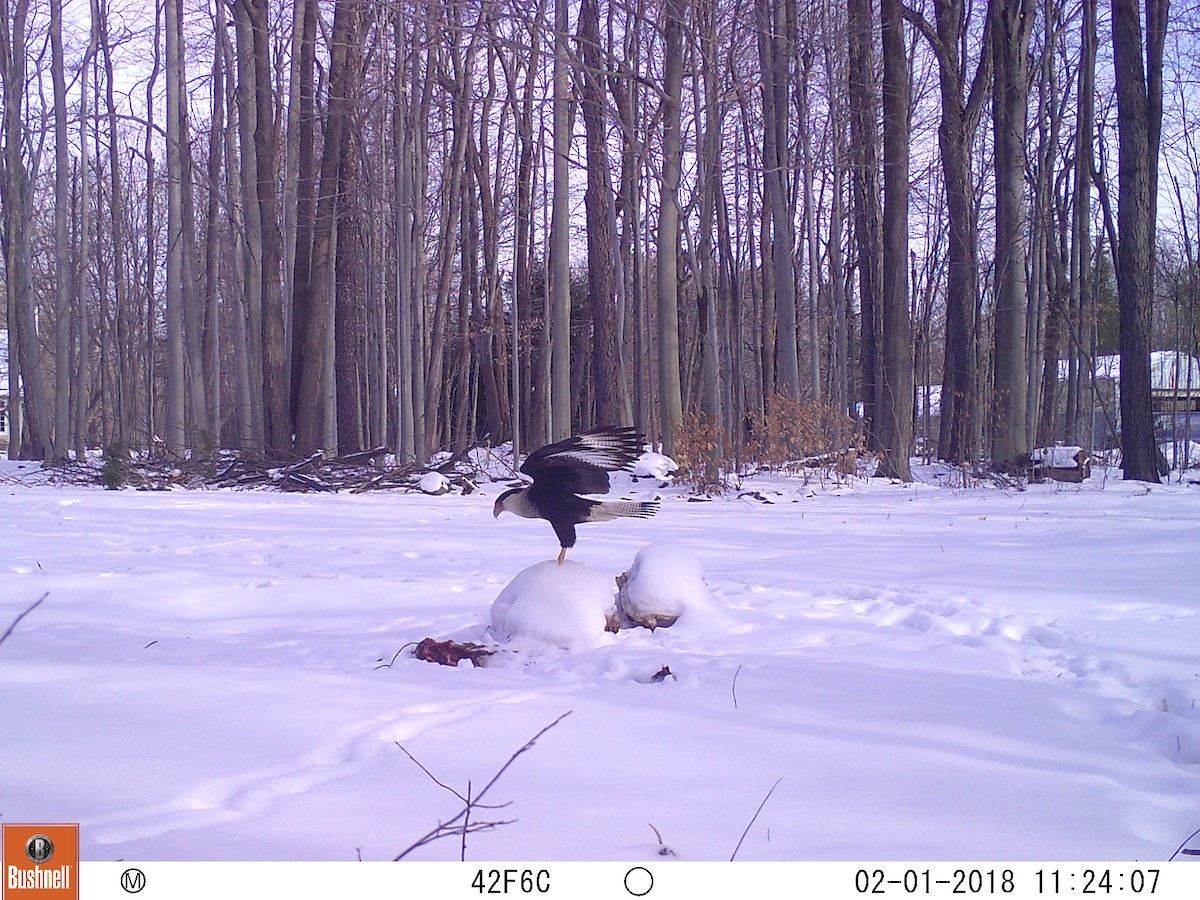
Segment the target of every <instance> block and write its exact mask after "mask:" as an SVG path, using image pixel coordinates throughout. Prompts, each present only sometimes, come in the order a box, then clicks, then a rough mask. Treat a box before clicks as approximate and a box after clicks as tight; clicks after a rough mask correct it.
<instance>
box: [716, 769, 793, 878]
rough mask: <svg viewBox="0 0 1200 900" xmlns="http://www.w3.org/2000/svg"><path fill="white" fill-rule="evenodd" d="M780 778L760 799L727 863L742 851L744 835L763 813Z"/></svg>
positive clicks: (780, 779)
mask: <svg viewBox="0 0 1200 900" xmlns="http://www.w3.org/2000/svg"><path fill="white" fill-rule="evenodd" d="M781 781H783V779H782V778H777V779H776V780H775V783H774V784H773V785H771V789H770V790H769V791H767V796H765V797H763V798H762V803H760V804H758V809H756V810H755V811H754V815H753V816H751V817H750V822H749V824H747V825H746V830H745V831H743V832H742V836H741V837H740V838H738V842H737V846H736V847H734V848H733V855H732V856H730V857H729V861H730V862H733V861H734V859H736V858H737V855H738V851H739V850H741V849H742V841H744V840H746V835H748V834H749V833H750V829H751V828H753V827H754V823H755V821H757V819H758V814H759V813H760V812H762V811H763V807H764V806H766V805H767V801H768V800H770V799H771V795H772V794H773V793H775V788H777V787H779V782H781Z"/></svg>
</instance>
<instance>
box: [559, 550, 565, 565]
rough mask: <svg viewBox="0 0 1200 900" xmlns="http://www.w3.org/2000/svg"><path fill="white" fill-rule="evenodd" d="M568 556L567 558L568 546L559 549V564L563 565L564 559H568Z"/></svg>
mask: <svg viewBox="0 0 1200 900" xmlns="http://www.w3.org/2000/svg"><path fill="white" fill-rule="evenodd" d="M566 558H567V548H566V547H562V548H561V549H560V550H559V551H558V564H559V565H560V566H561V565H562V564H563V560H564V559H566Z"/></svg>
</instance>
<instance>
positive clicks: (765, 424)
mask: <svg viewBox="0 0 1200 900" xmlns="http://www.w3.org/2000/svg"><path fill="white" fill-rule="evenodd" d="M743 425H744V427H743V430H742V433H741V434H740V435H739V440H738V441H737V442H736V443H733V444H731V442H730V441H729V440H728V438H727V437H726V435H725V432H724V430H723V429H722V428H721V426H720V425H719V424H718V423H717V422H715V421H713V420H712V419H711V418H709V417H706V416H701V415H699V414H696V413H688V414H686V415H685V416H684V420H683V424H682V425H681V426H680V427H679V430H678V431H677V432H676V455H677V457H678V458H677V460H676V461H677V462H678V463H679V464H680V473H679V477H680V478H681V480H683V481H685V482H687V483H689V484H691V485H693V486H694V487H695V488H696V489H697V490H698V491H701V492H703V493H713V492H718V491H722V490H725V489H727V488H729V487H731V486H732V483H733V482H734V481H735V480H736V479H737V478H738V477H740V476H743V475H745V474H747V472H748V471H750V470H754V469H768V470H773V471H779V472H784V473H787V474H793V475H801V476H803V477H804V478H805V479H806V480H807V479H808V478H820V479H821V480H841V479H842V478H843V477H845V476H850V475H855V474H858V471H859V463H860V460H861V458H862V456H863V441H862V437H861V435H859V434H858V433H857V432H856V430H855V425H854V421H853V420H852V419H850V418H849V417H848V416H847V415H846V414H845V413H844V412H842V410H840V409H839V408H838V407H836V406H833V405H831V404H829V403H825V402H820V401H813V400H802V399H798V398H795V397H790V396H788V395H786V394H776V395H774V396H773V397H771V398H770V399H769V400H768V401H767V411H766V414H765V415H764V414H759V413H753V414H750V415H748V416H747V417H746V420H745V422H744V423H743Z"/></svg>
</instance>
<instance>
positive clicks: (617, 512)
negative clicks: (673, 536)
mask: <svg viewBox="0 0 1200 900" xmlns="http://www.w3.org/2000/svg"><path fill="white" fill-rule="evenodd" d="M643 440H644V439H643V437H642V434H641V433H640V432H638V431H637V430H635V429H633V428H612V427H610V428H597V429H594V430H592V431H588V432H585V433H583V434H577V435H575V436H574V437H569V438H567V439H566V440H563V441H558V442H557V443H554V444H547V445H546V446H545V447H541V448H539V449H537V450H534V451H533V452H532V453H530V454H529V458H528V459H526V460H525V462H524V464H523V465H522V466H521V471H522V472H523V473H525V474H526V475H528V476H529V477H530V478H532V479H533V484H531V485H528V486H527V487H520V488H514V489H513V490H510V491H505V492H504V493H503V494H501V495H500V496H499V497H498V498H497V499H496V505H495V507H494V508H493V509H492V514H493V515H495V516H497V517H498V516H499V515H500V513H502V512H504V511H506V510H507V511H508V512H510V513H515V514H516V515H518V516H523V517H524V518H526V519H545V520H546V521H547V522H549V523H550V524H551V525H552V526H553V527H554V533H555V534H557V535H558V542H559V544H560V545H561V550H560V551H559V554H558V562H559V564H561V563H562V561H563V560H564V559H565V558H566V555H567V550H568V548H570V547H574V546H575V526H576V525H579V524H582V523H583V522H606V521H608V520H609V519H616V518H621V517H623V516H632V517H634V518H639V519H644V518H646V517H647V516H652V515H654V514H655V513H656V512H657V511H658V503H656V502H650V503H640V502H638V501H636V500H604V501H600V500H589V499H588V498H587V497H580V496H579V495H580V494H606V493H608V488H609V481H608V473H609V472H615V471H617V470H619V469H628V468H629V467H630V466H631V465H633V463H634V462H635V461H636V460H637V458H638V457H639V456H641V454H642V443H643Z"/></svg>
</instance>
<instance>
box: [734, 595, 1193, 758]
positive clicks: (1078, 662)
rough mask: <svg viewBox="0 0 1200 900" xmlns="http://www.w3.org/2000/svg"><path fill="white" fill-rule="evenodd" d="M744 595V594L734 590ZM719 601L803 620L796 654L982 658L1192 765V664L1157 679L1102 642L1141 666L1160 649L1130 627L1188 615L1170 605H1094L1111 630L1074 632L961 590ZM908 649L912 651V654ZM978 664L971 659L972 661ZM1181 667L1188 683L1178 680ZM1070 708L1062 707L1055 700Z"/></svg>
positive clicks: (903, 660) (934, 661)
mask: <svg viewBox="0 0 1200 900" xmlns="http://www.w3.org/2000/svg"><path fill="white" fill-rule="evenodd" d="M743 591H744V592H743ZM731 593H732V596H728V597H726V598H725V600H726V602H729V603H730V604H731V605H733V606H734V607H736V606H738V605H744V606H754V607H756V608H759V609H760V610H761V611H762V612H766V613H767V614H769V615H772V616H773V617H776V618H778V619H780V620H783V619H793V620H794V619H795V618H803V619H808V620H810V621H811V627H810V628H808V629H802V630H804V631H807V639H806V640H804V641H803V642H798V643H797V645H796V646H797V649H798V650H799V651H801V652H811V651H813V650H819V649H820V648H821V646H822V645H829V646H831V647H832V646H847V645H850V644H853V643H867V642H870V643H873V644H877V645H878V646H879V652H878V654H876V658H878V659H879V660H880V665H884V666H889V665H896V666H903V667H905V668H912V667H916V668H920V667H922V660H923V659H928V660H929V663H928V664H929V665H930V666H931V667H932V668H936V669H938V670H944V669H945V668H946V665H947V654H949V653H952V652H954V651H956V650H957V651H959V652H961V650H964V649H965V650H966V651H967V652H972V653H975V654H978V653H983V654H986V655H987V656H988V657H990V660H991V662H992V664H993V667H994V669H995V670H996V671H997V673H998V674H1007V675H1010V676H1016V677H1020V678H1033V679H1040V680H1045V681H1054V682H1056V683H1058V684H1062V685H1064V686H1070V688H1071V689H1073V690H1080V691H1084V692H1086V693H1087V694H1089V695H1093V696H1095V697H1098V698H1103V699H1105V700H1106V701H1111V704H1110V706H1111V710H1112V711H1111V714H1110V715H1109V719H1110V721H1111V723H1112V724H1114V725H1115V726H1116V727H1119V728H1121V729H1123V730H1124V731H1125V732H1126V733H1128V735H1129V736H1130V739H1131V740H1136V741H1140V742H1143V743H1145V744H1146V745H1147V746H1149V747H1152V748H1153V749H1154V750H1155V752H1158V753H1161V754H1162V755H1164V756H1166V757H1167V758H1169V759H1172V760H1174V761H1175V762H1178V763H1181V764H1185V765H1197V764H1200V666H1197V667H1193V668H1192V669H1187V668H1186V665H1185V666H1182V667H1181V666H1180V665H1179V663H1180V662H1185V661H1179V660H1169V659H1164V660H1162V662H1163V666H1162V676H1161V677H1147V676H1146V675H1145V674H1144V670H1141V669H1140V667H1139V671H1143V674H1141V675H1134V674H1132V673H1131V671H1130V669H1129V668H1128V667H1127V666H1124V665H1121V664H1120V663H1118V662H1116V661H1114V660H1113V659H1112V654H1111V653H1109V652H1106V650H1109V649H1111V647H1106V646H1105V644H1106V643H1107V644H1110V645H1111V644H1112V643H1114V642H1115V643H1118V644H1121V645H1122V646H1124V645H1126V644H1129V645H1131V646H1132V647H1133V649H1134V650H1136V651H1138V654H1139V656H1141V657H1144V658H1145V659H1147V660H1156V659H1157V658H1158V657H1159V655H1160V651H1159V649H1158V648H1157V646H1156V645H1154V644H1153V643H1152V642H1150V641H1147V642H1146V646H1145V647H1139V646H1138V644H1137V636H1138V633H1139V628H1142V627H1146V628H1147V630H1149V626H1151V625H1153V624H1156V623H1161V622H1162V621H1165V620H1175V619H1179V618H1184V617H1187V615H1188V614H1187V613H1184V612H1181V611H1180V609H1179V608H1178V607H1174V606H1166V605H1161V604H1153V603H1147V604H1114V605H1111V606H1107V607H1106V606H1099V607H1098V608H1097V615H1095V616H1093V617H1092V619H1091V621H1090V626H1091V627H1092V628H1094V627H1095V625H1096V623H1097V622H1098V621H1099V622H1102V623H1111V624H1112V629H1111V633H1110V632H1109V631H1105V633H1104V634H1099V633H1097V632H1096V631H1093V630H1090V628H1089V629H1088V630H1084V629H1078V630H1076V629H1073V628H1071V627H1070V625H1069V624H1064V623H1063V622H1062V621H1061V620H1060V618H1059V617H1057V616H1051V615H1046V616H1038V615H1037V614H1035V613H1029V612H1014V611H1001V610H998V609H995V608H992V607H991V606H989V605H988V604H987V603H986V602H985V601H982V600H980V599H978V598H975V597H971V596H967V595H965V594H960V593H956V594H937V593H933V592H929V593H927V592H923V591H920V590H911V589H909V590H905V589H893V588H880V587H875V586H868V585H859V584H848V585H836V586H833V587H831V588H828V589H827V590H826V591H825V592H823V593H805V592H803V591H796V590H791V591H780V590H776V589H773V588H771V589H768V588H762V587H761V586H749V585H747V586H744V588H743V589H742V590H739V589H736V588H735V589H733V591H732V592H731ZM914 651H915V652H914ZM973 665H974V666H977V665H978V663H977V662H975V663H974V664H973ZM1181 670H1185V671H1186V672H1187V673H1188V674H1189V675H1191V678H1190V679H1189V680H1187V681H1186V683H1185V682H1183V681H1181V680H1180V676H1179V672H1180V671H1181ZM1064 702H1065V704H1066V706H1067V707H1068V708H1069V707H1070V706H1071V704H1070V703H1069V701H1064Z"/></svg>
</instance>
